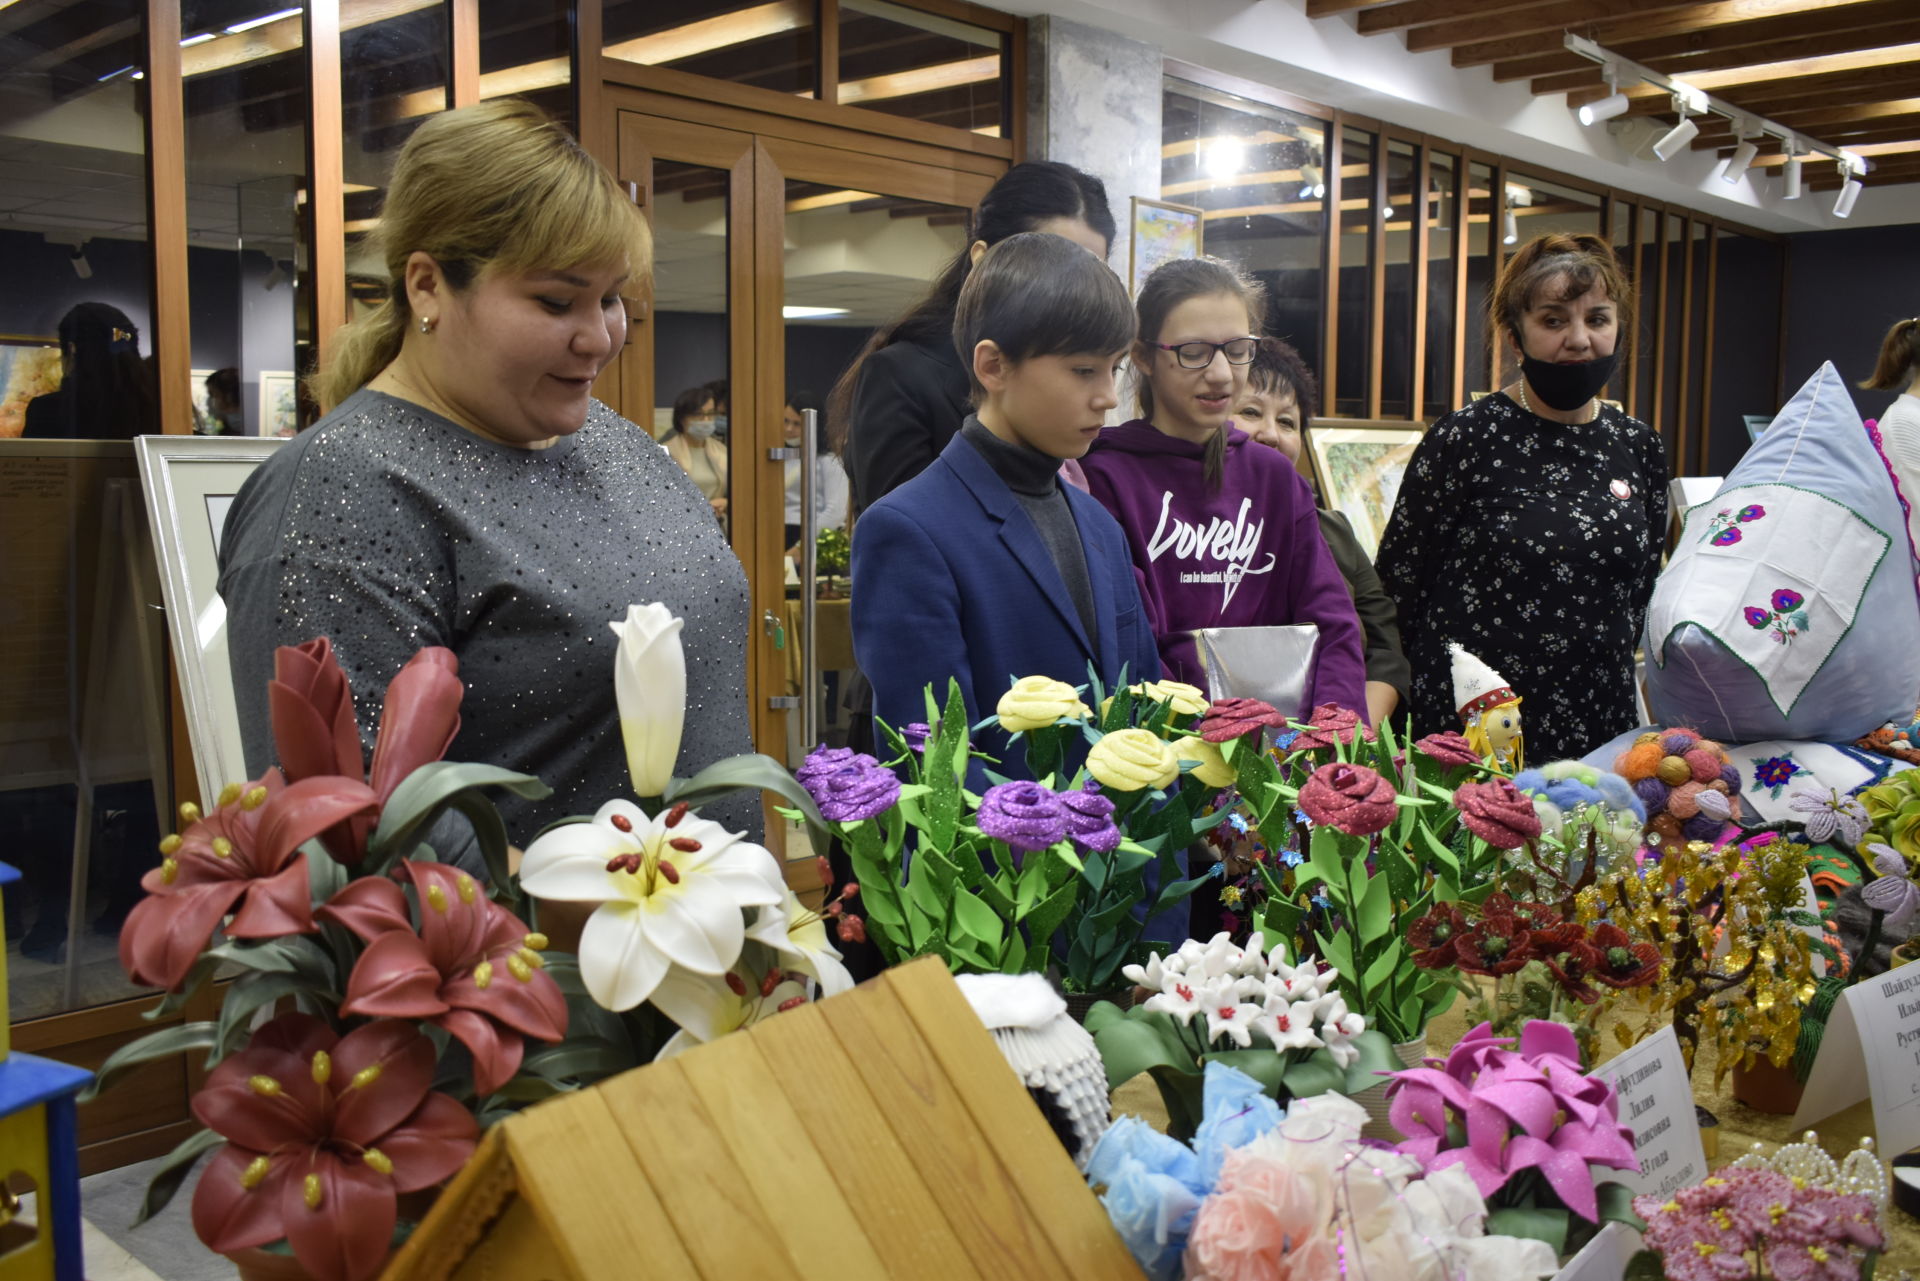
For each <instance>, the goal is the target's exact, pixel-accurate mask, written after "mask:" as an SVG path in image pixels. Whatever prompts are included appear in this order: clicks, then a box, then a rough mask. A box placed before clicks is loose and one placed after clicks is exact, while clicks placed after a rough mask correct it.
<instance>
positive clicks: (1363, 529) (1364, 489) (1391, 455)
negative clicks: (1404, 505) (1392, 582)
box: [1307, 418, 1426, 559]
mask: <svg viewBox="0 0 1920 1281" xmlns="http://www.w3.org/2000/svg"><path fill="white" fill-rule="evenodd" d="M1425 433H1426V428H1425V427H1424V426H1423V425H1422V424H1420V423H1413V422H1404V421H1401V422H1385V421H1371V420H1367V421H1362V420H1358V419H1340V418H1316V419H1314V421H1313V426H1312V427H1310V428H1309V429H1308V430H1307V450H1308V453H1309V454H1310V455H1311V456H1312V458H1313V476H1314V483H1315V484H1316V485H1318V486H1319V488H1320V498H1321V501H1322V502H1323V503H1324V504H1325V505H1326V506H1327V507H1329V508H1331V509H1332V510H1334V511H1337V512H1340V513H1341V514H1342V515H1344V516H1346V518H1347V520H1348V522H1349V523H1351V524H1352V526H1353V536H1354V537H1355V538H1357V539H1358V540H1359V541H1360V546H1361V547H1363V548H1365V549H1366V553H1367V557H1368V559H1372V558H1373V556H1374V555H1375V554H1376V553H1377V552H1378V551H1379V550H1380V538H1381V535H1383V534H1385V533H1386V532H1387V521H1388V520H1390V519H1391V518H1392V516H1393V503H1394V499H1396V498H1398V497H1399V495H1400V480H1401V478H1402V477H1403V476H1405V475H1406V471H1407V464H1408V463H1409V462H1411V461H1412V460H1413V451H1414V449H1415V448H1416V447H1418V446H1419V444H1420V438H1421V436H1423V435H1424V434H1425Z"/></svg>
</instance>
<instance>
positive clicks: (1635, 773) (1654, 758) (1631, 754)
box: [1613, 735, 1662, 782]
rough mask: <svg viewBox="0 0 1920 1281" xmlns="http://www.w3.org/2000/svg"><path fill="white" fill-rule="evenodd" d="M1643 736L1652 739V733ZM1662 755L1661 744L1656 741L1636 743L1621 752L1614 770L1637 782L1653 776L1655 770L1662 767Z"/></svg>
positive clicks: (1614, 764)
mask: <svg viewBox="0 0 1920 1281" xmlns="http://www.w3.org/2000/svg"><path fill="white" fill-rule="evenodd" d="M1641 737H1642V739H1643V740H1645V739H1650V738H1651V735H1642V736H1641ZM1661 755H1662V753H1661V751H1660V744H1658V743H1656V742H1649V741H1642V742H1639V743H1635V744H1634V745H1633V746H1632V747H1629V748H1628V749H1627V750H1626V751H1624V752H1622V753H1620V756H1619V758H1618V759H1617V760H1615V761H1614V763H1613V772H1614V773H1616V774H1619V775H1621V776H1622V777H1624V778H1628V779H1631V780H1634V781H1636V782H1637V781H1638V780H1640V779H1643V778H1652V777H1653V772H1654V771H1655V770H1657V769H1659V768H1660V757H1661Z"/></svg>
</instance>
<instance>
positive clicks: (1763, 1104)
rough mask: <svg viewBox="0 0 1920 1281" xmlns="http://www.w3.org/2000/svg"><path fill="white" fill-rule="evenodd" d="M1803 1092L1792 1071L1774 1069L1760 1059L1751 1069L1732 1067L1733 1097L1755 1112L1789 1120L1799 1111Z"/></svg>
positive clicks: (1799, 1081)
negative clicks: (1768, 1113)
mask: <svg viewBox="0 0 1920 1281" xmlns="http://www.w3.org/2000/svg"><path fill="white" fill-rule="evenodd" d="M1805 1089H1806V1086H1805V1084H1804V1083H1803V1082H1802V1081H1801V1080H1800V1078H1799V1077H1797V1076H1795V1075H1794V1074H1793V1067H1792V1065H1791V1064H1789V1065H1788V1066H1786V1067H1783V1068H1782V1067H1775V1066H1774V1065H1773V1064H1772V1062H1771V1061H1769V1060H1767V1059H1764V1058H1760V1059H1755V1060H1754V1061H1753V1065H1752V1066H1751V1067H1746V1066H1741V1065H1738V1064H1736V1065H1735V1066H1734V1069H1733V1097H1734V1098H1736V1099H1738V1100H1739V1101H1740V1102H1742V1103H1744V1104H1746V1105H1747V1106H1748V1107H1750V1108H1752V1109H1753V1110H1754V1111H1756V1112H1770V1113H1773V1114H1774V1115H1776V1116H1792V1115H1793V1114H1794V1113H1795V1112H1796V1111H1798V1110H1799V1108H1800V1095H1801V1092H1802V1091H1804V1090H1805Z"/></svg>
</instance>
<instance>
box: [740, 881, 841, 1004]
mask: <svg viewBox="0 0 1920 1281" xmlns="http://www.w3.org/2000/svg"><path fill="white" fill-rule="evenodd" d="M747 937H748V938H750V939H752V940H754V941H755V942H757V943H764V944H766V945H767V946H768V947H770V948H772V949H773V951H774V954H775V955H777V956H780V957H783V958H785V960H786V961H787V963H788V964H789V965H790V966H791V967H792V968H793V969H796V970H799V971H800V972H801V973H803V974H811V975H812V976H813V977H814V979H815V980H816V981H817V982H818V983H819V984H820V995H822V996H833V995H834V994H836V993H839V992H846V991H849V990H851V989H852V987H853V975H852V974H850V973H848V972H847V967H846V966H845V965H842V964H841V963H840V951H839V949H838V948H836V947H834V945H833V944H832V943H831V942H830V941H829V940H828V938H827V922H826V920H825V918H823V917H822V916H821V915H820V914H819V913H818V912H815V911H813V910H812V909H810V908H809V907H807V905H806V904H805V903H802V902H801V901H800V899H799V896H797V895H796V894H794V892H793V891H792V890H788V891H787V896H786V899H785V901H783V902H781V903H780V904H778V905H777V906H774V907H763V908H761V909H760V910H759V912H758V913H756V914H755V916H754V918H753V925H752V927H751V928H749V929H748V930H747Z"/></svg>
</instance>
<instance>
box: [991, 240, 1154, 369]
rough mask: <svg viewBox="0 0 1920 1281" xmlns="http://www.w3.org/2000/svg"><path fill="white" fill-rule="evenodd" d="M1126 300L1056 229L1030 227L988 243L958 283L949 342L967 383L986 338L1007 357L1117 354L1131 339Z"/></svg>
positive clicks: (1109, 276) (1101, 268)
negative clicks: (975, 354)
mask: <svg viewBox="0 0 1920 1281" xmlns="http://www.w3.org/2000/svg"><path fill="white" fill-rule="evenodd" d="M1133 332H1134V315H1133V304H1132V303H1131V302H1129V301H1128V300H1127V288H1126V286H1125V285H1123V284H1121V283H1120V277H1118V276H1116V275H1114V274H1113V271H1112V270H1111V269H1110V268H1109V267H1108V266H1107V264H1106V263H1104V262H1102V261H1100V259H1098V258H1095V257H1094V256H1093V255H1092V254H1090V253H1088V252H1087V251H1086V250H1084V249H1082V248H1081V247H1080V246H1079V245H1076V244H1074V243H1073V242H1072V241H1071V240H1067V239H1065V238H1064V237H1061V236H1055V235H1050V234H1048V233H1046V232H1039V231H1029V232H1022V233H1021V234H1019V235H1017V236H1009V237H1007V238H1006V239H1005V240H1002V241H1001V242H1000V243H999V244H997V245H995V246H994V247H993V248H991V249H989V250H987V252H986V254H985V255H984V256H982V257H981V259H980V262H979V264H978V265H977V266H975V267H974V269H973V271H972V272H971V273H970V274H969V275H968V276H967V283H966V284H965V285H963V286H961V289H960V300H959V303H958V305H957V306H956V307H955V308H954V313H953V345H954V349H955V350H956V351H958V352H959V353H960V363H961V364H962V365H963V366H965V368H966V371H967V381H968V382H969V383H970V384H971V385H972V387H973V401H974V404H976V405H977V404H979V403H980V399H981V397H982V395H984V393H985V389H984V388H982V387H981V386H980V380H979V379H978V378H976V377H974V373H973V349H974V348H975V347H977V346H978V345H979V344H980V343H982V342H991V343H993V345H994V346H996V347H998V348H999V349H1000V350H1001V351H1002V352H1003V353H1005V354H1006V357H1007V359H1008V360H1009V361H1011V362H1012V363H1014V364H1016V365H1017V364H1019V363H1020V362H1022V361H1024V360H1031V359H1032V358H1033V357H1035V356H1064V355H1068V354H1073V355H1079V354H1082V353H1099V354H1103V355H1104V354H1109V353H1111V354H1113V355H1119V354H1122V353H1124V352H1125V351H1126V350H1127V349H1128V348H1129V347H1131V346H1132V345H1133Z"/></svg>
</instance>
